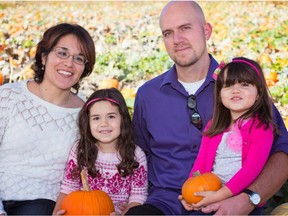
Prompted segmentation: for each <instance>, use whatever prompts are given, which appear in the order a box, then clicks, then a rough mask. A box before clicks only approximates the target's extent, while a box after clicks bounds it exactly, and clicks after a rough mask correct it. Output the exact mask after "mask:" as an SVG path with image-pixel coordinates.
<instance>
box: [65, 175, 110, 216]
mask: <svg viewBox="0 0 288 216" xmlns="http://www.w3.org/2000/svg"><path fill="white" fill-rule="evenodd" d="M81 179H82V183H83V188H84V191H74V192H72V193H70V194H68V195H67V196H66V197H65V198H64V199H63V202H62V205H61V209H63V210H65V211H66V212H65V215H110V213H112V212H114V211H115V210H114V205H113V202H112V200H111V198H110V197H109V196H108V195H107V194H106V193H105V192H104V191H101V190H92V191H90V189H89V186H88V183H87V178H86V175H85V171H84V170H82V172H81Z"/></svg>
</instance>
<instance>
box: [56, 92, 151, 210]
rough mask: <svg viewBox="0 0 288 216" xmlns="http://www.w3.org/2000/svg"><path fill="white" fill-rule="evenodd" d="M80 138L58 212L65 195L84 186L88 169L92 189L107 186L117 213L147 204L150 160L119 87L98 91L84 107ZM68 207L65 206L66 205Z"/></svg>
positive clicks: (80, 116)
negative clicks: (138, 143) (83, 174)
mask: <svg viewBox="0 0 288 216" xmlns="http://www.w3.org/2000/svg"><path fill="white" fill-rule="evenodd" d="M78 126H79V131H80V139H79V141H78V142H77V143H76V144H75V145H74V147H73V148H72V150H71V152H70V155H69V159H68V162H67V166H66V169H65V174H64V179H63V181H62V185H61V190H60V195H59V196H58V199H57V202H56V207H55V209H54V213H57V214H59V210H60V206H61V203H62V200H63V199H64V197H65V196H66V195H67V194H69V193H70V192H72V191H75V190H80V189H82V183H81V180H80V179H81V178H80V173H81V171H82V170H85V171H86V176H87V179H88V184H89V186H90V188H91V190H103V191H105V192H106V193H107V194H108V195H109V196H110V197H111V199H112V201H113V203H114V206H115V211H116V214H122V215H123V214H124V213H125V212H126V211H127V210H128V209H129V208H130V207H132V206H135V205H140V204H143V203H144V202H145V200H146V197H147V186H148V181H147V161H146V156H145V154H144V152H143V151H142V150H141V149H140V148H139V147H137V146H136V145H135V141H134V132H133V127H132V122H131V118H130V114H129V111H128V108H127V106H126V103H125V100H124V98H123V96H122V94H121V93H120V92H119V91H118V90H117V89H115V88H111V89H101V90H98V91H96V92H94V93H93V94H92V95H91V96H90V97H89V99H88V100H87V102H86V103H85V105H84V106H83V108H82V110H81V111H80V115H79V119H78ZM64 210H65V209H64Z"/></svg>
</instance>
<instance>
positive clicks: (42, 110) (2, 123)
mask: <svg viewBox="0 0 288 216" xmlns="http://www.w3.org/2000/svg"><path fill="white" fill-rule="evenodd" d="M79 111H80V108H76V109H73V108H63V107H59V106H56V105H54V104H51V103H48V102H46V101H44V100H42V99H40V98H39V97H37V96H35V95H34V94H32V93H31V92H30V91H29V90H28V88H27V81H22V82H19V83H11V84H5V85H3V86H1V87H0V200H1V199H2V200H28V199H29V200H31V199H38V198H44V199H51V200H54V201H55V200H56V198H57V196H58V193H59V190H60V183H61V180H62V178H63V174H64V168H65V164H66V161H67V158H68V155H69V151H70V149H71V147H72V146H73V144H74V143H75V141H76V139H77V135H76V134H77V132H78V129H77V125H76V119H77V117H78V113H79Z"/></svg>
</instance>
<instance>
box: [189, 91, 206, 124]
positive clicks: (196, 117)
mask: <svg viewBox="0 0 288 216" xmlns="http://www.w3.org/2000/svg"><path fill="white" fill-rule="evenodd" d="M187 106H188V107H189V108H190V109H191V110H192V111H193V114H192V115H191V122H192V124H194V125H195V126H196V127H197V128H198V129H201V128H202V118H201V116H200V114H199V112H198V111H197V102H196V97H195V96H194V95H193V94H191V95H189V97H188V101H187Z"/></svg>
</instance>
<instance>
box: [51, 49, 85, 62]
mask: <svg viewBox="0 0 288 216" xmlns="http://www.w3.org/2000/svg"><path fill="white" fill-rule="evenodd" d="M52 51H54V52H55V55H56V56H57V57H59V58H60V59H68V58H69V57H70V56H72V57H73V61H74V62H75V63H76V64H79V65H85V64H86V63H87V62H88V61H87V59H86V58H85V57H84V56H83V55H71V54H70V53H69V52H68V50H66V49H63V48H60V47H59V48H55V49H54V50H52Z"/></svg>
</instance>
